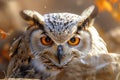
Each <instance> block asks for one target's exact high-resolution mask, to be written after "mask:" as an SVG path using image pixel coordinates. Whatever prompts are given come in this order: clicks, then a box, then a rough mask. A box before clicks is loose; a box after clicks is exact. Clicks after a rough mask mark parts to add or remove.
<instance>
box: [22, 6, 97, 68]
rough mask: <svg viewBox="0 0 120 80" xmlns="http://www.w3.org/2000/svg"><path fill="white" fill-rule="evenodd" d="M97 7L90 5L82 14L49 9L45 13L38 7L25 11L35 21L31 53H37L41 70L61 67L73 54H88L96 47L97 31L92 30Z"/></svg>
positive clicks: (28, 19) (38, 66) (70, 59)
mask: <svg viewBox="0 0 120 80" xmlns="http://www.w3.org/2000/svg"><path fill="white" fill-rule="evenodd" d="M94 10H95V7H94V6H91V7H89V8H88V9H86V10H85V11H84V12H83V13H82V14H81V15H76V14H71V13H50V14H45V15H44V16H42V15H40V14H39V13H37V12H36V11H29V10H25V11H23V12H22V13H21V14H22V17H23V18H24V19H25V20H27V21H28V22H31V21H33V24H32V25H31V26H32V28H33V30H32V31H31V34H30V36H29V41H30V42H29V44H30V50H31V54H33V55H34V57H35V58H34V60H33V62H32V63H33V65H34V66H35V67H36V68H37V69H38V70H46V69H52V67H57V68H62V67H63V66H65V65H66V64H67V63H69V62H70V61H72V60H73V59H74V58H77V59H80V57H83V56H86V55H88V54H89V53H90V52H91V51H92V49H93V47H92V46H93V45H92V43H93V40H94V38H93V37H92V36H93V35H98V34H93V33H92V31H91V29H92V28H93V27H92V19H93V18H94V16H95V14H94V15H93V14H92V13H94ZM92 30H93V29H92ZM28 31H29V29H28ZM94 32H96V31H95V30H94ZM96 33H97V32H96ZM95 38H96V39H98V37H95Z"/></svg>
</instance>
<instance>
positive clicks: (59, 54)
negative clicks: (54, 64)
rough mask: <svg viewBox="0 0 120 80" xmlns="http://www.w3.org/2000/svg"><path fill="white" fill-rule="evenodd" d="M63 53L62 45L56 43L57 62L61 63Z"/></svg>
mask: <svg viewBox="0 0 120 80" xmlns="http://www.w3.org/2000/svg"><path fill="white" fill-rule="evenodd" d="M63 55H64V52H63V46H62V45H58V48H57V58H58V62H59V64H60V63H61V60H62V57H63Z"/></svg>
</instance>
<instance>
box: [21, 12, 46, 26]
mask: <svg viewBox="0 0 120 80" xmlns="http://www.w3.org/2000/svg"><path fill="white" fill-rule="evenodd" d="M20 15H21V17H22V18H23V19H24V20H26V21H27V22H28V24H30V25H33V24H41V25H43V24H44V18H43V16H42V15H41V14H39V13H38V12H36V11H33V10H23V11H21V12H20Z"/></svg>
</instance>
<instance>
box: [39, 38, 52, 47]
mask: <svg viewBox="0 0 120 80" xmlns="http://www.w3.org/2000/svg"><path fill="white" fill-rule="evenodd" d="M40 40H41V43H42V44H43V45H46V46H48V45H51V44H52V43H53V41H52V40H51V39H50V38H49V37H48V36H44V37H41V38H40Z"/></svg>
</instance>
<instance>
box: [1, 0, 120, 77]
mask: <svg viewBox="0 0 120 80" xmlns="http://www.w3.org/2000/svg"><path fill="white" fill-rule="evenodd" d="M93 4H96V5H97V7H98V9H99V14H98V16H97V17H96V19H95V23H94V25H95V27H96V29H97V30H98V32H99V33H100V35H101V36H102V37H103V39H104V40H105V42H106V43H107V47H108V50H109V52H114V53H120V0H0V79H1V78H4V76H5V75H4V74H6V69H7V65H8V63H9V60H10V57H9V47H10V45H11V43H12V42H13V41H14V40H15V39H16V38H17V37H19V36H20V35H21V34H22V33H23V32H24V31H25V29H26V27H27V24H26V23H25V21H24V20H22V18H21V17H20V16H19V12H20V11H21V10H24V9H30V10H36V11H38V12H39V13H41V14H46V13H53V12H70V13H75V14H78V15H80V14H81V12H82V11H83V10H84V9H86V8H88V7H89V6H91V5H93Z"/></svg>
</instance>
